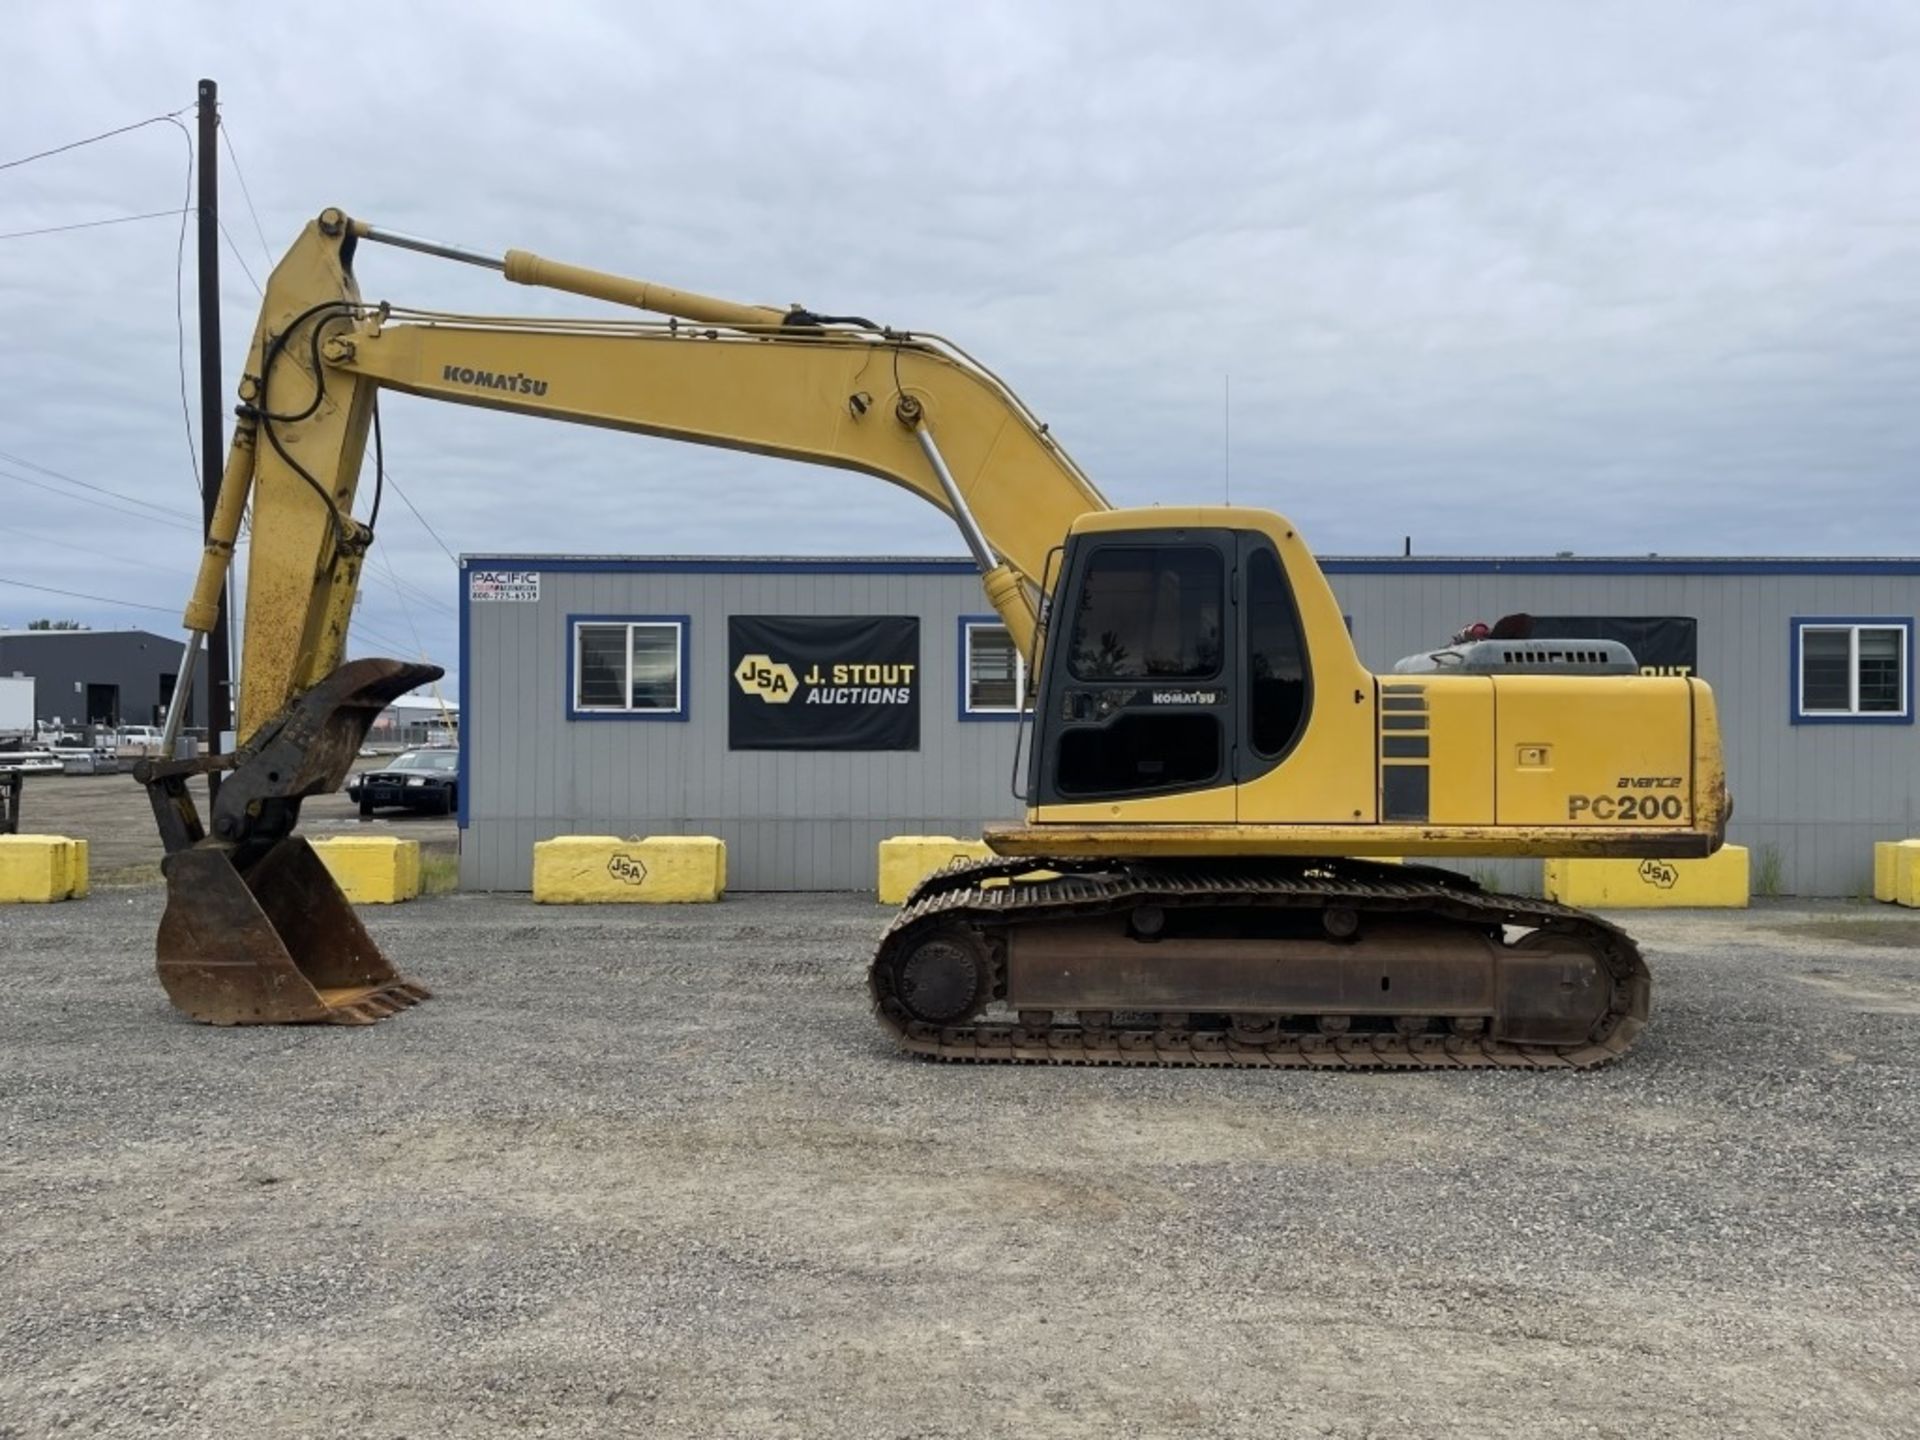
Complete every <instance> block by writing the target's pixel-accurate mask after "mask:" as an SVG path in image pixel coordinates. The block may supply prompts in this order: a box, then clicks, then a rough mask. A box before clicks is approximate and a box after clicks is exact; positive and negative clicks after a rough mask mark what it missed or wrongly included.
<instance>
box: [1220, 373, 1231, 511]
mask: <svg viewBox="0 0 1920 1440" xmlns="http://www.w3.org/2000/svg"><path fill="white" fill-rule="evenodd" d="M1220 424H1221V432H1222V443H1221V447H1220V488H1221V490H1222V492H1223V493H1224V495H1225V497H1226V499H1225V502H1224V503H1226V504H1228V505H1231V504H1233V373H1232V372H1231V371H1228V372H1227V373H1226V374H1224V375H1222V376H1221V377H1220Z"/></svg>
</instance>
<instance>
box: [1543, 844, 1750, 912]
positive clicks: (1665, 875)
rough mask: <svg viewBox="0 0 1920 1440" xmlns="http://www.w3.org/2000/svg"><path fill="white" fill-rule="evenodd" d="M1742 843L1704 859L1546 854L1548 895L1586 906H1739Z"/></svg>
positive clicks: (1743, 892) (1744, 874)
mask: <svg viewBox="0 0 1920 1440" xmlns="http://www.w3.org/2000/svg"><path fill="white" fill-rule="evenodd" d="M1747 864H1748V857H1747V849H1746V846H1744V845H1726V846H1722V847H1721V849H1720V851H1719V853H1718V854H1715V855H1713V856H1710V857H1709V858H1707V859H1705V860H1549V861H1547V863H1546V892H1547V898H1548V899H1549V900H1558V901H1559V902H1560V903H1561V904H1563V905H1578V906H1580V907H1581V908H1583V909H1590V910H1629V909H1655V908H1663V907H1669V906H1671V907H1676V908H1679V907H1686V908H1692V907H1700V908H1712V909H1723V910H1744V909H1745V908H1746V906H1747V901H1748V898H1749V894H1750V892H1749V889H1748V869H1747Z"/></svg>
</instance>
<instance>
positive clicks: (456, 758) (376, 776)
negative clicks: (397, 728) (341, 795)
mask: <svg viewBox="0 0 1920 1440" xmlns="http://www.w3.org/2000/svg"><path fill="white" fill-rule="evenodd" d="M347 798H348V799H349V800H357V801H359V802H360V813H361V814H362V815H371V814H373V812H374V811H375V810H378V809H397V810H424V811H426V812H427V813H428V814H430V815H451V814H452V813H453V812H454V811H455V810H456V809H458V808H459V805H460V752H459V751H458V750H408V751H406V752H404V753H403V754H401V755H400V756H399V757H398V758H397V759H395V760H394V762H393V763H392V764H391V765H384V766H382V767H381V768H380V769H378V770H367V771H364V772H362V773H361V774H359V775H355V776H354V777H353V778H352V779H351V780H349V781H347Z"/></svg>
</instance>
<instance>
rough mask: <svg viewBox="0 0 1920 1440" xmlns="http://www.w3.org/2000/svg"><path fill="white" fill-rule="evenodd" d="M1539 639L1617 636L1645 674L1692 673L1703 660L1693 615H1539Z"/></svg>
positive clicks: (1535, 623)
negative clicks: (1701, 659)
mask: <svg viewBox="0 0 1920 1440" xmlns="http://www.w3.org/2000/svg"><path fill="white" fill-rule="evenodd" d="M1533 638H1534V639H1536V640H1618V641H1619V642H1620V643H1621V644H1622V645H1625V646H1626V647H1627V649H1629V650H1631V651H1632V652H1633V658H1634V659H1635V660H1637V661H1639V662H1640V673H1641V674H1642V675H1693V674H1696V673H1698V668H1699V664H1700V642H1699V625H1698V623H1697V622H1696V621H1695V620H1694V618H1693V617H1692V616H1691V615H1536V616H1534V617H1533Z"/></svg>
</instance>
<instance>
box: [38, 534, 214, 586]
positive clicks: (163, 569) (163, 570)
mask: <svg viewBox="0 0 1920 1440" xmlns="http://www.w3.org/2000/svg"><path fill="white" fill-rule="evenodd" d="M8 528H9V530H11V532H12V533H13V534H15V535H24V536H25V537H26V538H27V539H29V540H37V541H39V542H40V543H41V544H42V545H53V546H57V547H58V548H59V549H62V550H72V551H74V552H75V553H77V554H80V555H91V556H92V557H93V558H94V559H96V560H110V561H112V562H113V563H114V564H116V565H138V566H139V567H140V568H141V569H143V570H152V571H153V572H155V573H156V574H159V575H165V576H167V577H168V578H169V579H172V580H179V581H187V580H190V579H191V578H192V577H191V576H189V575H183V574H182V573H181V572H180V571H178V570H174V569H169V568H168V567H167V566H165V565H156V564H154V563H153V562H152V561H151V560H136V559H134V558H133V557H132V556H131V555H114V554H111V553H109V552H108V551H105V550H97V549H95V548H94V547H93V546H91V545H75V544H74V543H73V542H72V541H71V540H56V539H55V538H54V537H53V536H51V535H47V534H44V533H42V532H40V531H37V530H23V529H21V528H20V527H19V526H17V525H10V526H9V527H8Z"/></svg>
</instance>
